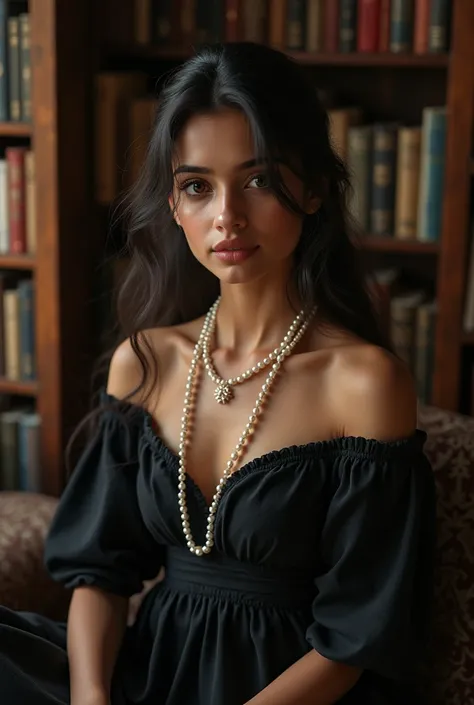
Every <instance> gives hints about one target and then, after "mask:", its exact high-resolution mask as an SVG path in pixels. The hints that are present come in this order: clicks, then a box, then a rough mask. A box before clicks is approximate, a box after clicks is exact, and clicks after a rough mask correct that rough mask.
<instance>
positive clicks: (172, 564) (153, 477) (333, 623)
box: [0, 394, 435, 705]
mask: <svg viewBox="0 0 474 705" xmlns="http://www.w3.org/2000/svg"><path fill="white" fill-rule="evenodd" d="M104 399H105V400H107V401H109V402H115V401H116V400H114V399H113V397H109V396H108V395H106V394H104ZM424 442H425V435H424V433H423V432H422V431H420V430H418V431H417V432H416V433H415V434H414V435H413V436H412V437H410V438H407V439H406V440H402V441H396V442H379V441H375V440H368V439H364V438H353V437H345V438H340V439H336V440H330V441H323V442H316V443H310V444H308V445H303V446H294V447H290V448H284V449H282V450H277V451H275V452H271V453H269V454H267V455H265V456H263V457H260V458H258V459H256V460H253V461H251V462H249V463H247V464H246V465H244V466H243V467H241V469H239V470H237V471H236V473H235V474H234V475H233V476H232V477H231V479H230V481H229V482H228V483H227V485H226V488H225V490H224V492H223V495H222V499H221V501H220V505H219V509H218V513H217V517H216V522H215V546H214V549H213V551H212V552H211V553H210V554H209V555H208V556H205V557H202V558H198V557H195V556H193V555H192V554H191V553H190V552H189V551H188V549H187V548H186V546H185V544H184V540H183V533H182V529H181V523H180V515H179V510H178V503H177V468H178V462H177V457H176V455H175V454H174V453H173V452H172V451H171V450H170V449H169V448H167V447H166V446H165V445H164V444H163V442H162V441H161V440H160V439H159V438H158V437H157V435H156V433H155V432H154V430H153V424H152V419H151V417H150V416H149V415H148V414H147V413H146V412H145V411H143V410H141V409H139V408H138V407H132V416H131V417H130V416H128V417H125V416H124V415H123V414H122V413H121V411H120V409H119V408H118V407H117V408H115V409H110V410H107V411H104V413H103V415H102V417H101V422H100V427H99V429H98V431H97V433H96V435H95V437H94V438H93V439H92V440H91V441H90V442H89V444H88V445H87V447H86V448H85V450H84V452H83V454H82V456H81V459H80V461H79V463H78V465H77V467H76V469H75V471H74V473H73V475H72V478H71V480H70V482H69V484H68V486H67V488H66V490H65V492H64V494H63V496H62V498H61V501H60V505H59V508H58V511H57V514H56V516H55V519H54V522H53V525H52V528H51V530H50V534H49V537H48V540H47V545H46V565H47V567H48V569H49V571H50V572H51V574H52V575H53V577H54V578H55V579H57V580H58V581H62V582H63V583H65V584H66V585H67V586H69V587H74V586H78V585H95V586H98V587H100V588H102V589H104V590H107V591H110V592H113V593H115V594H119V595H125V596H130V595H132V594H134V593H137V592H138V591H140V590H141V588H142V581H143V580H144V579H150V578H153V577H155V576H156V575H157V573H158V571H159V569H160V567H161V566H163V565H164V566H165V572H166V577H165V580H164V581H163V582H162V583H159V584H157V585H156V586H155V587H154V588H153V589H152V590H151V591H150V592H149V593H148V595H147V596H146V598H145V600H144V601H143V603H142V606H141V608H140V611H139V614H138V617H137V619H136V622H135V624H134V625H133V626H130V627H128V629H127V632H126V635H125V638H124V641H123V645H122V648H121V651H120V655H119V658H118V662H117V667H116V670H115V675H114V679H113V685H112V696H111V702H112V705H243V704H244V703H245V702H247V701H248V700H249V699H250V698H252V696H254V695H255V694H256V693H258V692H259V691H260V690H262V689H263V688H264V687H265V686H266V685H267V684H268V683H270V682H271V681H273V680H274V679H275V678H276V677H277V676H278V675H279V674H280V673H282V672H283V671H284V670H285V669H287V668H288V667H289V666H291V664H293V663H294V662H295V661H297V660H298V659H299V658H301V657H302V656H303V655H304V654H306V653H307V652H308V651H309V650H311V649H316V650H317V651H318V652H319V653H320V654H323V655H324V656H325V657H326V658H328V659H331V660H334V661H338V662H342V663H346V664H352V665H354V666H356V667H358V668H360V669H363V674H362V676H361V678H360V679H359V681H358V682H357V684H356V685H355V686H354V688H352V690H351V691H349V692H348V693H347V694H346V695H345V696H344V697H343V698H342V699H341V700H340V703H343V704H344V705H356V704H357V705H409V703H416V704H418V703H419V702H421V701H420V700H419V699H418V696H417V695H416V687H415V682H416V674H417V670H418V669H417V667H418V663H419V661H420V658H421V656H422V654H423V649H424V644H425V639H426V634H427V628H428V624H429V613H430V610H429V604H430V600H431V593H432V573H433V570H432V566H433V552H434V551H433V548H434V533H435V529H434V527H435V518H434V514H435V512H434V510H435V494H434V482H433V476H432V471H431V468H430V466H429V463H428V461H427V459H426V456H425V455H424V452H423V445H424ZM188 508H189V511H190V517H191V525H192V528H193V532H194V536H195V537H196V540H202V539H203V536H204V532H205V519H206V513H207V505H206V500H205V499H204V497H203V495H202V493H201V492H200V490H199V487H197V485H196V484H195V483H193V482H192V481H191V480H190V479H189V485H188ZM68 686H69V683H68V662H67V653H66V625H65V624H62V623H57V622H54V621H51V620H48V619H46V618H44V617H41V616H39V615H34V614H31V613H25V612H13V611H10V610H8V609H6V608H0V701H1V703H2V705H64V704H65V703H68V702H69V694H68ZM315 702H317V696H316V694H315ZM288 705H291V704H290V703H289V704H288Z"/></svg>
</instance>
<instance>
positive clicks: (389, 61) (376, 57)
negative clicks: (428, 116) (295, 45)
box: [106, 44, 449, 68]
mask: <svg viewBox="0 0 474 705" xmlns="http://www.w3.org/2000/svg"><path fill="white" fill-rule="evenodd" d="M192 51H193V49H191V48H189V47H179V46H175V47H173V46H170V47H162V46H159V45H154V44H110V45H109V46H108V47H107V50H106V53H107V54H108V55H109V56H113V57H115V58H118V57H123V58H142V59H147V58H148V59H163V60H168V61H173V60H174V61H175V60H183V59H186V58H188V57H189V56H191V54H192ZM282 51H285V53H286V54H288V56H290V57H291V58H293V59H295V60H296V61H298V62H300V63H302V64H305V65H308V66H311V65H314V66H318V65H322V66H381V67H384V66H385V67H386V66H393V67H401V68H404V67H405V68H416V67H419V68H446V67H447V66H448V65H449V54H448V53H444V54H410V53H400V54H396V53H391V52H383V53H369V52H351V53H343V52H307V51H290V50H284V49H283V50H282Z"/></svg>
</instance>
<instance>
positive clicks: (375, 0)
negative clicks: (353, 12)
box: [357, 0, 381, 52]
mask: <svg viewBox="0 0 474 705" xmlns="http://www.w3.org/2000/svg"><path fill="white" fill-rule="evenodd" d="M380 10H381V0H359V5H358V8H357V18H358V19H357V51H372V52H374V51H378V49H379V34H380Z"/></svg>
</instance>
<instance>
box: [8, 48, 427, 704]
mask: <svg viewBox="0 0 474 705" xmlns="http://www.w3.org/2000/svg"><path fill="white" fill-rule="evenodd" d="M347 187H348V178H347V173H346V170H345V168H344V165H343V164H342V163H341V161H340V160H339V159H338V157H337V156H336V155H335V153H334V151H333V149H332V148H331V144H330V140H329V136H328V119H327V116H326V114H325V112H324V110H323V108H322V107H321V105H320V102H319V101H318V97H317V92H316V90H315V88H314V87H313V86H312V85H311V83H309V82H308V80H307V78H306V75H305V74H304V72H303V71H302V70H301V69H300V68H299V67H298V66H297V65H296V64H295V63H293V62H292V61H290V60H289V59H288V58H286V57H285V56H284V55H283V54H281V53H279V52H276V51H274V50H271V49H268V48H265V47H262V46H258V45H252V44H232V45H224V46H217V47H213V48H209V49H206V50H202V51H201V52H200V53H199V54H197V55H196V56H194V57H193V58H192V59H190V60H189V61H188V62H187V63H185V64H184V65H183V66H182V67H181V68H180V69H179V70H178V71H176V72H175V73H174V75H173V76H172V78H171V80H170V81H169V82H168V84H167V86H166V87H165V89H164V90H163V93H162V94H161V96H160V104H159V111H158V115H157V119H156V125H155V127H154V133H153V137H152V139H151V144H150V147H149V151H148V155H147V162H146V166H145V168H144V170H143V174H142V176H141V179H140V182H139V184H138V185H137V188H136V191H135V193H134V195H133V199H132V204H131V207H130V219H129V241H130V248H131V251H132V261H131V267H130V271H129V275H128V278H127V280H126V282H125V283H124V285H123V290H122V294H121V297H120V301H119V315H120V320H121V323H122V329H123V334H124V342H122V343H121V344H120V345H119V347H118V348H117V349H116V351H115V352H114V354H113V357H112V360H111V363H110V368H109V376H108V386H107V390H104V392H103V394H102V404H101V408H100V409H99V411H98V414H99V421H98V424H97V427H96V430H95V431H94V435H93V437H92V438H91V439H90V440H89V442H88V444H87V446H86V447H85V449H84V451H83V453H82V456H81V459H80V460H79V462H78V464H77V467H76V468H75V471H74V473H73V474H72V478H71V480H70V482H69V484H68V486H67V488H66V490H65V492H64V494H63V496H62V498H61V502H60V505H59V509H58V511H57V514H56V517H55V520H54V523H53V525H52V528H51V531H50V534H49V537H48V541H47V546H46V564H47V566H48V568H49V571H50V572H51V574H52V575H53V577H54V578H55V579H57V580H58V581H62V582H63V583H64V584H65V585H67V586H68V587H70V588H74V591H73V597H72V602H71V606H70V613H69V618H68V625H67V630H66V626H65V625H62V624H56V623H54V622H52V621H48V620H46V619H44V618H42V617H39V616H38V615H30V614H18V613H13V612H10V611H8V610H5V609H4V610H2V611H1V614H0V692H1V693H2V703H3V705H19V704H20V703H25V705H26V703H28V705H53V703H55V704H57V703H60V704H65V703H69V702H71V703H72V705H106V704H107V703H112V705H244V704H245V705H331V704H332V703H344V704H346V705H389V704H390V705H408V704H409V703H419V702H420V700H419V699H418V695H417V688H416V686H417V678H418V675H419V672H420V666H421V665H422V662H423V657H424V648H425V643H426V638H427V634H428V624H429V603H430V599H431V590H432V557H433V545H434V504H435V501H434V491H433V478H432V473H431V469H430V467H429V464H428V462H427V460H426V457H425V455H424V452H423V444H424V441H425V436H424V434H423V433H422V431H420V430H418V429H417V427H416V395H415V391H414V388H413V382H412V379H411V378H410V376H409V374H408V373H407V371H406V369H405V367H404V366H403V364H402V363H401V362H400V361H399V360H398V359H397V358H396V357H395V356H394V355H393V354H392V353H391V352H390V350H389V348H388V346H387V345H386V343H385V342H384V339H383V336H382V334H381V333H380V331H379V328H378V326H377V323H376V317H375V315H374V313H373V310H372V307H371V303H370V299H369V297H368V295H367V293H366V291H365V288H364V280H363V278H362V275H361V274H360V273H359V271H358V268H357V266H356V251H355V249H354V246H353V244H352V240H351V232H350V224H349V217H348V212H347V209H346V195H347ZM162 567H164V568H165V571H164V573H165V577H164V580H163V581H161V582H158V583H157V584H156V585H155V587H153V589H152V590H151V591H150V592H148V594H147V596H146V598H145V599H144V601H143V603H142V605H141V608H140V610H139V614H138V616H137V619H136V622H135V624H134V625H133V626H131V627H127V626H126V613H127V604H128V598H129V597H130V596H131V595H133V594H134V593H137V592H139V591H140V590H141V588H142V584H143V581H144V580H145V579H152V578H154V577H155V576H156V575H157V574H158V572H159V571H160V568H162Z"/></svg>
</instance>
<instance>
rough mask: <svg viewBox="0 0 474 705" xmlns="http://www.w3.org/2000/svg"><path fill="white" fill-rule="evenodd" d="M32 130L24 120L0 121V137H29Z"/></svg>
mask: <svg viewBox="0 0 474 705" xmlns="http://www.w3.org/2000/svg"><path fill="white" fill-rule="evenodd" d="M32 131H33V128H32V126H31V125H30V124H29V123H26V122H0V137H31V134H32Z"/></svg>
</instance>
